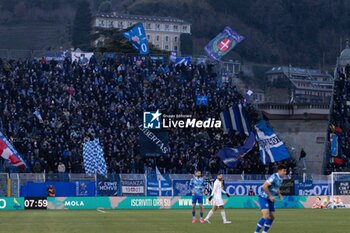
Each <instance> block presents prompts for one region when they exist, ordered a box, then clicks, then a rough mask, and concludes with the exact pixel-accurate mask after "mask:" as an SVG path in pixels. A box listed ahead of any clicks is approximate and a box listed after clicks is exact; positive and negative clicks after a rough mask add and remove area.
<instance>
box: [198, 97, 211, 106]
mask: <svg viewBox="0 0 350 233" xmlns="http://www.w3.org/2000/svg"><path fill="white" fill-rule="evenodd" d="M196 105H197V106H208V96H207V95H197V96H196Z"/></svg>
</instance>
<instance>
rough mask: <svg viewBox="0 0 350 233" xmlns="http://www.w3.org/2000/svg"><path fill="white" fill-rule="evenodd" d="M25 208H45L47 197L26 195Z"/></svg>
mask: <svg viewBox="0 0 350 233" xmlns="http://www.w3.org/2000/svg"><path fill="white" fill-rule="evenodd" d="M24 208H25V209H42V210H46V209H47V199H46V197H26V198H25V199H24Z"/></svg>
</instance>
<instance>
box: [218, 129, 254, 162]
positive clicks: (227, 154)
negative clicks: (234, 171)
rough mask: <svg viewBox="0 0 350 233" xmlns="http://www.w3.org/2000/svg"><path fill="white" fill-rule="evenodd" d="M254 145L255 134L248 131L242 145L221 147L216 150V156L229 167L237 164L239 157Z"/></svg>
mask: <svg viewBox="0 0 350 233" xmlns="http://www.w3.org/2000/svg"><path fill="white" fill-rule="evenodd" d="M254 145H255V135H254V133H253V132H250V135H249V137H248V138H247V140H246V141H245V142H244V145H243V146H238V147H235V148H227V147H226V148H223V149H221V150H220V151H219V152H218V157H219V158H220V159H221V160H222V161H223V162H224V164H225V165H226V166H228V167H230V168H235V167H236V166H237V163H238V160H239V158H240V157H244V156H245V155H246V154H247V153H248V152H249V151H251V150H252V149H253V147H254Z"/></svg>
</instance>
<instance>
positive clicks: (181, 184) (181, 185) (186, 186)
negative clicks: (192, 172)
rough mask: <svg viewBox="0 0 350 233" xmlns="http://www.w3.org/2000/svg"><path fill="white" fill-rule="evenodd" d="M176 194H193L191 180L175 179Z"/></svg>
mask: <svg viewBox="0 0 350 233" xmlns="http://www.w3.org/2000/svg"><path fill="white" fill-rule="evenodd" d="M173 189H174V196H191V195H192V193H191V188H190V181H189V180H173Z"/></svg>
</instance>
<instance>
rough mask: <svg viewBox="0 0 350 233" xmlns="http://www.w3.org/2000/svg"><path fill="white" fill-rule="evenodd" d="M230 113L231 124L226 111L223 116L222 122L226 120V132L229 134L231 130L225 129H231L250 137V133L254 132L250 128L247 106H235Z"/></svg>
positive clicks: (230, 109) (240, 104)
mask: <svg viewBox="0 0 350 233" xmlns="http://www.w3.org/2000/svg"><path fill="white" fill-rule="evenodd" d="M228 112H229V115H230V120H231V124H228V122H227V113H226V114H225V111H224V113H223V114H221V116H222V117H221V120H222V119H224V121H223V122H224V124H223V125H224V131H225V132H229V131H230V128H226V129H225V127H231V128H232V129H233V130H235V131H238V132H239V133H241V134H245V135H247V136H249V133H250V132H251V131H252V127H251V126H250V123H249V120H248V116H247V112H246V107H245V105H244V104H242V103H239V104H235V105H233V106H232V107H230V108H229V110H228ZM225 117H226V118H225Z"/></svg>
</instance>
